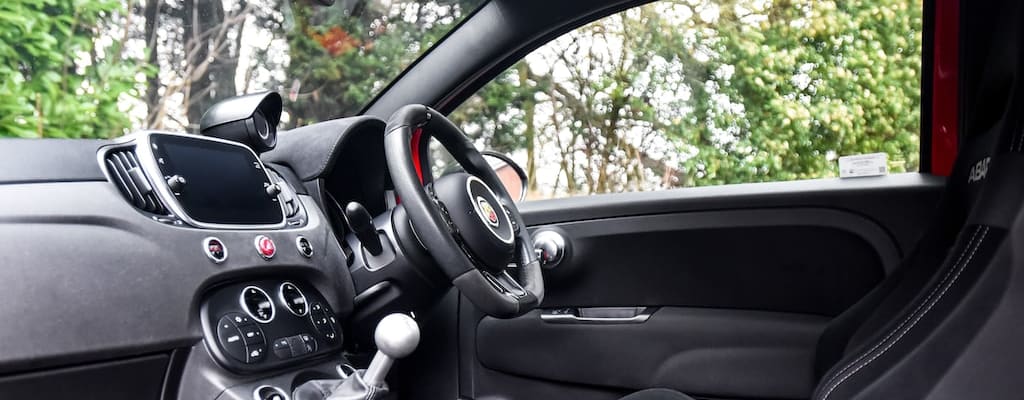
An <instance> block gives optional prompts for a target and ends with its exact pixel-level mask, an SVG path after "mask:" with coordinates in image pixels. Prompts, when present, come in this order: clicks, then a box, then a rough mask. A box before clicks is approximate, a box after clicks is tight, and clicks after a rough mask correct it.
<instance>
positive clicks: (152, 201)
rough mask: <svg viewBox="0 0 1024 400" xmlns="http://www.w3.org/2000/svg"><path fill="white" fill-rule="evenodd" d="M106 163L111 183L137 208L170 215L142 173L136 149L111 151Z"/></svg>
mask: <svg viewBox="0 0 1024 400" xmlns="http://www.w3.org/2000/svg"><path fill="white" fill-rule="evenodd" d="M104 162H105V163H106V164H107V172H108V173H109V175H110V177H111V181H112V182H113V183H114V185H116V186H117V188H118V189H119V190H120V191H121V194H122V195H124V197H125V199H127V200H128V202H130V203H132V205H133V206H135V208H138V209H140V210H142V211H145V212H150V213H153V214H161V215H167V214H168V213H167V208H166V207H164V205H163V203H161V202H160V199H159V198H158V197H157V196H156V193H154V192H153V185H152V184H150V182H149V180H148V179H147V178H146V175H145V174H144V173H143V172H142V167H140V166H139V159H138V157H137V156H136V155H135V148H134V147H122V148H118V149H114V150H110V151H109V152H108V153H107V154H106V156H105V157H104Z"/></svg>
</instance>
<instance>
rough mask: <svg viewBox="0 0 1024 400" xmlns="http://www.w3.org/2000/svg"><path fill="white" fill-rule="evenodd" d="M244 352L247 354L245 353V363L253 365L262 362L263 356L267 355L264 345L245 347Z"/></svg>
mask: <svg viewBox="0 0 1024 400" xmlns="http://www.w3.org/2000/svg"><path fill="white" fill-rule="evenodd" d="M245 351H247V352H248V353H246V359H245V363H246V364H255V363H258V362H260V361H262V360H263V356H264V355H266V353H267V348H266V346H265V345H256V346H249V347H246V349H245Z"/></svg>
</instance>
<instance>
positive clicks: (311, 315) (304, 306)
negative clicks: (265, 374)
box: [201, 279, 343, 373]
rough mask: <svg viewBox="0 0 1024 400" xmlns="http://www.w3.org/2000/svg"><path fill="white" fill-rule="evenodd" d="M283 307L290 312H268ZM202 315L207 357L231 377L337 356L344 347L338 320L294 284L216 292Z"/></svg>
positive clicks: (314, 294)
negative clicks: (238, 373) (209, 350)
mask: <svg viewBox="0 0 1024 400" xmlns="http://www.w3.org/2000/svg"><path fill="white" fill-rule="evenodd" d="M286 283H287V284H286ZM282 288H284V289H285V290H284V291H282V290H281V289H282ZM245 293H249V294H250V296H248V297H247V296H245ZM264 293H267V294H271V295H270V296H267V297H264V296H263V294H264ZM282 294H283V295H282ZM240 296H241V299H240V298H239V297H240ZM268 302H269V304H267V303H268ZM282 307H284V308H285V309H287V310H289V311H291V312H276V313H275V312H274V311H273V310H274V309H278V310H279V309H281V308H282ZM201 311H202V313H203V321H204V322H203V324H204V331H205V332H207V339H206V341H207V344H208V347H209V348H210V349H211V354H213V356H214V358H215V359H216V360H217V361H218V362H219V363H220V364H221V365H223V366H224V367H225V368H228V369H230V370H233V371H235V372H243V373H244V372H259V371H266V370H270V369H274V368H277V367H282V366H286V365H290V364H294V363H297V362H300V361H301V360H305V359H308V358H311V357H318V356H322V355H328V354H337V353H338V352H340V351H341V347H342V344H343V342H342V334H341V328H340V327H339V324H338V318H337V316H336V315H335V314H334V312H333V311H332V310H331V308H330V306H329V305H328V303H327V302H326V300H325V299H324V298H323V296H322V295H320V293H319V292H318V291H317V290H316V289H315V288H313V287H312V286H310V285H307V284H305V282H302V281H297V280H294V279H278V280H262V281H256V282H245V283H238V284H232V285H227V286H223V287H220V288H217V289H215V290H214V291H212V292H211V293H210V294H208V296H207V298H206V299H205V301H204V303H203V305H202V308H201ZM250 313H251V314H252V315H250ZM303 314H304V315H303ZM268 353H269V354H268Z"/></svg>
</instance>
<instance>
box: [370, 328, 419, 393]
mask: <svg viewBox="0 0 1024 400" xmlns="http://www.w3.org/2000/svg"><path fill="white" fill-rule="evenodd" d="M373 341H374V342H376V343H377V354H376V355H374V356H373V360H370V366H369V367H367V368H366V373H364V374H363V379H364V380H365V381H366V384H367V385H369V386H371V387H381V386H383V384H384V377H385V376H387V374H388V371H389V370H391V364H394V362H395V360H397V359H399V358H403V357H405V356H408V355H409V354H411V353H412V352H413V350H416V346H417V345H419V344H420V327H419V325H416V321H415V320H413V319H412V317H409V316H408V315H405V314H391V315H388V316H386V317H384V319H381V320H380V322H378V323H377V330H376V331H374V332H373Z"/></svg>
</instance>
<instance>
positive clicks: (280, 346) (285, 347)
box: [274, 338, 292, 359]
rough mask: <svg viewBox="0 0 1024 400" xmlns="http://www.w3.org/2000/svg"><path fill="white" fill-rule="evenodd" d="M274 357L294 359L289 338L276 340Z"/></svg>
mask: <svg viewBox="0 0 1024 400" xmlns="http://www.w3.org/2000/svg"><path fill="white" fill-rule="evenodd" d="M274 355H275V356H277V358H280V359H288V358H292V349H291V347H289V344H288V338H277V339H274Z"/></svg>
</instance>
